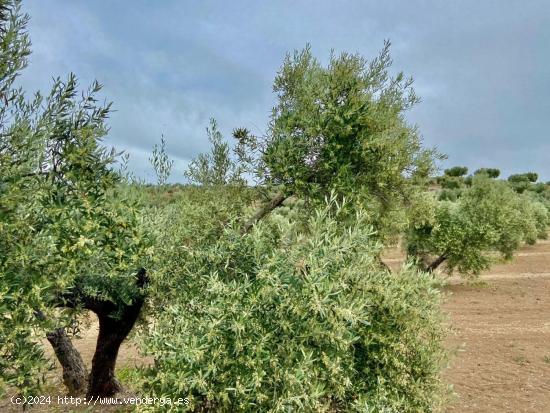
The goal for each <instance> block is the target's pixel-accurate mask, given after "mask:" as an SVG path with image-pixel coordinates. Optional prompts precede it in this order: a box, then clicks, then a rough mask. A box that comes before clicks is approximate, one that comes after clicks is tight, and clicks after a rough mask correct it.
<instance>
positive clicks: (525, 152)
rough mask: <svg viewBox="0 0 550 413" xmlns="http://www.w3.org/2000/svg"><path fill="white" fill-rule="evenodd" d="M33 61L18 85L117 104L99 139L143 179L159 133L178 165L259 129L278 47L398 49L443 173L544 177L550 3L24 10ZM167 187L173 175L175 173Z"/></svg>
mask: <svg viewBox="0 0 550 413" xmlns="http://www.w3.org/2000/svg"><path fill="white" fill-rule="evenodd" d="M24 8H25V9H26V10H27V11H28V12H29V13H30V14H31V19H32V20H31V24H30V27H29V28H30V34H31V37H32V39H33V43H34V46H33V48H34V55H33V56H32V61H31V65H30V67H29V69H28V73H26V75H25V76H24V77H23V78H22V79H21V81H22V83H23V84H24V86H25V87H26V88H27V89H30V90H34V89H37V88H41V89H45V88H46V85H47V84H48V82H49V79H50V78H51V76H53V75H59V74H60V75H63V74H66V73H67V72H69V71H74V72H75V73H77V75H78V76H79V77H80V79H81V80H82V84H83V85H85V84H87V83H89V82H91V81H92V80H93V79H94V78H98V79H99V80H100V81H102V82H103V83H104V84H105V89H104V96H105V97H107V98H108V99H112V100H114V103H115V108H116V109H117V112H115V113H113V115H112V119H111V125H112V130H111V132H112V133H111V136H110V138H109V140H108V142H107V143H110V144H114V145H116V146H118V147H121V148H124V149H127V150H128V151H129V152H130V154H131V159H132V161H133V167H134V169H135V171H136V173H137V174H138V175H140V176H143V177H144V178H146V177H147V173H148V172H147V171H149V170H150V169H149V167H148V165H147V158H148V156H147V155H146V154H147V153H149V152H150V149H151V147H152V145H153V144H154V143H155V142H157V141H158V140H159V139H160V135H161V134H164V135H165V137H166V140H167V145H168V149H169V152H170V155H171V156H173V157H174V158H175V159H176V160H177V162H178V163H179V165H180V167H181V168H183V167H184V165H185V164H186V163H187V162H188V161H189V160H190V159H192V158H193V157H194V156H196V154H197V153H198V152H201V151H204V150H206V149H207V141H206V134H205V133H204V128H205V126H206V125H207V123H208V118H209V117H211V116H214V117H216V118H217V119H218V121H219V125H220V127H221V129H222V131H223V132H224V133H225V134H226V136H228V135H229V133H230V131H231V129H232V128H233V127H236V126H248V127H251V128H252V129H254V130H255V132H257V133H261V132H263V129H264V128H265V127H266V123H267V120H268V115H269V111H270V108H271V106H272V105H273V103H274V96H273V95H272V93H271V82H272V79H273V77H274V75H275V73H276V71H277V69H278V67H279V65H280V64H281V62H282V59H283V57H284V55H285V53H286V52H288V51H292V50H293V49H296V48H302V47H303V46H304V45H305V44H306V43H311V45H312V47H313V51H314V53H315V54H316V55H317V56H319V57H320V58H321V59H322V60H325V61H326V59H327V58H328V56H329V53H330V50H331V49H335V50H336V51H337V52H338V51H344V50H345V51H350V52H359V53H361V54H363V55H365V56H367V57H372V56H374V55H375V54H376V53H377V52H378V50H379V49H380V47H381V46H382V44H383V40H384V39H388V38H389V39H391V40H392V43H393V48H392V55H393V58H394V62H395V64H394V67H395V68H396V70H397V69H399V70H403V71H404V72H405V73H406V74H408V75H413V77H414V78H415V80H416V87H417V90H418V92H419V94H420V95H421V96H422V97H423V102H422V103H421V104H420V105H419V106H418V107H416V108H415V109H413V110H412V111H411V112H410V113H409V114H408V118H409V120H410V121H411V122H412V123H416V124H418V126H419V128H420V131H421V133H422V135H423V136H424V139H425V143H426V145H429V146H432V145H437V146H438V147H439V148H440V150H442V151H443V152H445V153H447V154H448V155H449V160H448V161H447V163H446V164H445V165H444V166H449V165H453V164H465V165H467V166H469V167H471V168H477V167H480V166H496V167H500V168H501V169H502V170H503V174H504V175H507V174H510V173H513V172H520V171H524V170H528V169H529V170H535V171H537V172H539V174H540V175H541V177H542V178H543V179H545V180H550V162H548V156H547V154H548V149H549V143H548V142H549V141H550V139H549V137H548V129H549V122H550V121H549V120H548V119H549V118H550V116H548V115H549V113H550V103H549V102H550V100H549V99H548V95H549V92H550V24H548V23H549V22H550V4H549V3H548V2H547V1H542V0H541V1H537V0H532V1H529V2H524V1H516V0H513V1H512V0H506V1H496V0H495V1H489V0H486V1H483V2H479V1H471V0H468V1H460V2H441V1H413V2H402V1H388V2H364V1H313V0H309V1H301V2H292V1H290V0H283V1H277V2H254V1H248V0H247V1H238V2H214V1H208V0H207V1H201V2H181V1H175V0H173V1H163V2H155V3H153V2H149V1H145V0H138V1H131V2H130V1H120V2H110V1H107V0H98V1H94V2H84V1H67V0H65V1H58V2H56V3H55V10H52V9H53V7H52V5H51V3H49V2H40V1H38V0H34V1H28V2H27V3H25V4H24ZM174 179H181V175H179V176H175V177H174Z"/></svg>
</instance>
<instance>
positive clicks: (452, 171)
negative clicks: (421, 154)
mask: <svg viewBox="0 0 550 413" xmlns="http://www.w3.org/2000/svg"><path fill="white" fill-rule="evenodd" d="M444 173H445V175H447V176H453V177H460V176H464V175H466V174H467V173H468V168H467V167H465V166H453V167H452V168H449V169H445V171H444Z"/></svg>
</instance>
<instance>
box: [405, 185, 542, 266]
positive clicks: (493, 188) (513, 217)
mask: <svg viewBox="0 0 550 413" xmlns="http://www.w3.org/2000/svg"><path fill="white" fill-rule="evenodd" d="M427 202H428V203H431V206H430V207H427V208H426V207H425V208H424V211H432V212H431V213H429V214H426V215H425V216H424V219H423V220H417V221H412V222H411V227H410V229H409V231H408V232H407V235H406V239H405V244H406V248H407V252H408V254H409V256H411V257H413V258H415V259H416V260H417V262H418V263H419V264H420V265H421V266H422V268H423V269H425V270H427V271H433V270H435V269H436V268H438V267H439V266H440V265H441V264H443V263H446V266H447V270H448V271H453V270H454V269H456V270H458V271H459V272H460V273H461V274H465V275H466V274H477V273H479V272H480V271H482V270H484V269H487V268H488V267H489V266H490V264H491V262H492V259H491V253H492V252H499V253H500V254H501V255H502V256H503V257H504V258H511V257H512V255H513V253H514V251H515V250H517V249H518V248H519V246H520V245H521V244H522V243H523V242H530V243H532V242H535V241H536V239H537V237H543V236H544V234H545V233H546V226H547V223H548V218H547V217H548V215H547V210H546V208H545V207H544V205H543V204H541V203H540V202H533V201H532V200H530V199H529V198H527V197H525V196H520V195H519V194H517V193H516V192H515V191H514V190H513V189H512V188H511V187H510V186H509V185H508V184H507V183H506V182H503V181H496V180H493V179H490V178H489V177H488V176H486V175H485V174H478V175H476V176H475V177H474V178H473V181H472V186H471V187H470V188H467V189H464V190H463V191H462V194H461V196H460V198H459V199H458V200H456V201H454V202H452V201H448V200H443V201H437V200H436V199H435V197H432V199H431V200H429V199H428V201H427Z"/></svg>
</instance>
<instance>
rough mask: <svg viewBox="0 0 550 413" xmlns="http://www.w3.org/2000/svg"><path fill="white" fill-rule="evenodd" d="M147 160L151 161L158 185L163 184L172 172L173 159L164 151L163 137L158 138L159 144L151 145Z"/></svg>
mask: <svg viewBox="0 0 550 413" xmlns="http://www.w3.org/2000/svg"><path fill="white" fill-rule="evenodd" d="M149 162H151V165H152V166H153V169H154V170H155V174H156V176H157V184H158V185H160V186H163V185H165V184H166V181H167V180H168V178H169V177H170V174H171V173H172V167H173V166H174V161H173V160H171V159H170V158H169V157H168V154H167V153H166V142H165V141H164V137H162V138H161V139H160V146H158V145H157V144H155V145H154V146H153V154H152V155H151V157H150V158H149Z"/></svg>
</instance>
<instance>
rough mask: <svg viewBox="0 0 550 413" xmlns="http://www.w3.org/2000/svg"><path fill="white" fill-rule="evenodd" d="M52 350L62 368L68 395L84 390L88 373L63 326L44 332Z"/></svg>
mask: <svg viewBox="0 0 550 413" xmlns="http://www.w3.org/2000/svg"><path fill="white" fill-rule="evenodd" d="M46 338H47V339H48V341H49V342H50V344H51V345H52V348H53V351H54V353H55V356H56V357H57V360H58V361H59V364H61V367H62V369H63V383H65V386H67V389H68V390H69V394H70V395H76V394H80V393H83V392H85V391H86V387H87V383H88V373H87V371H86V366H85V364H84V362H83V361H82V357H81V356H80V353H79V352H78V350H77V349H76V348H75V347H74V345H73V343H72V341H71V339H70V337H69V336H68V335H67V332H66V331H65V329H64V328H56V329H55V330H54V331H50V332H49V333H47V334H46Z"/></svg>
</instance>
